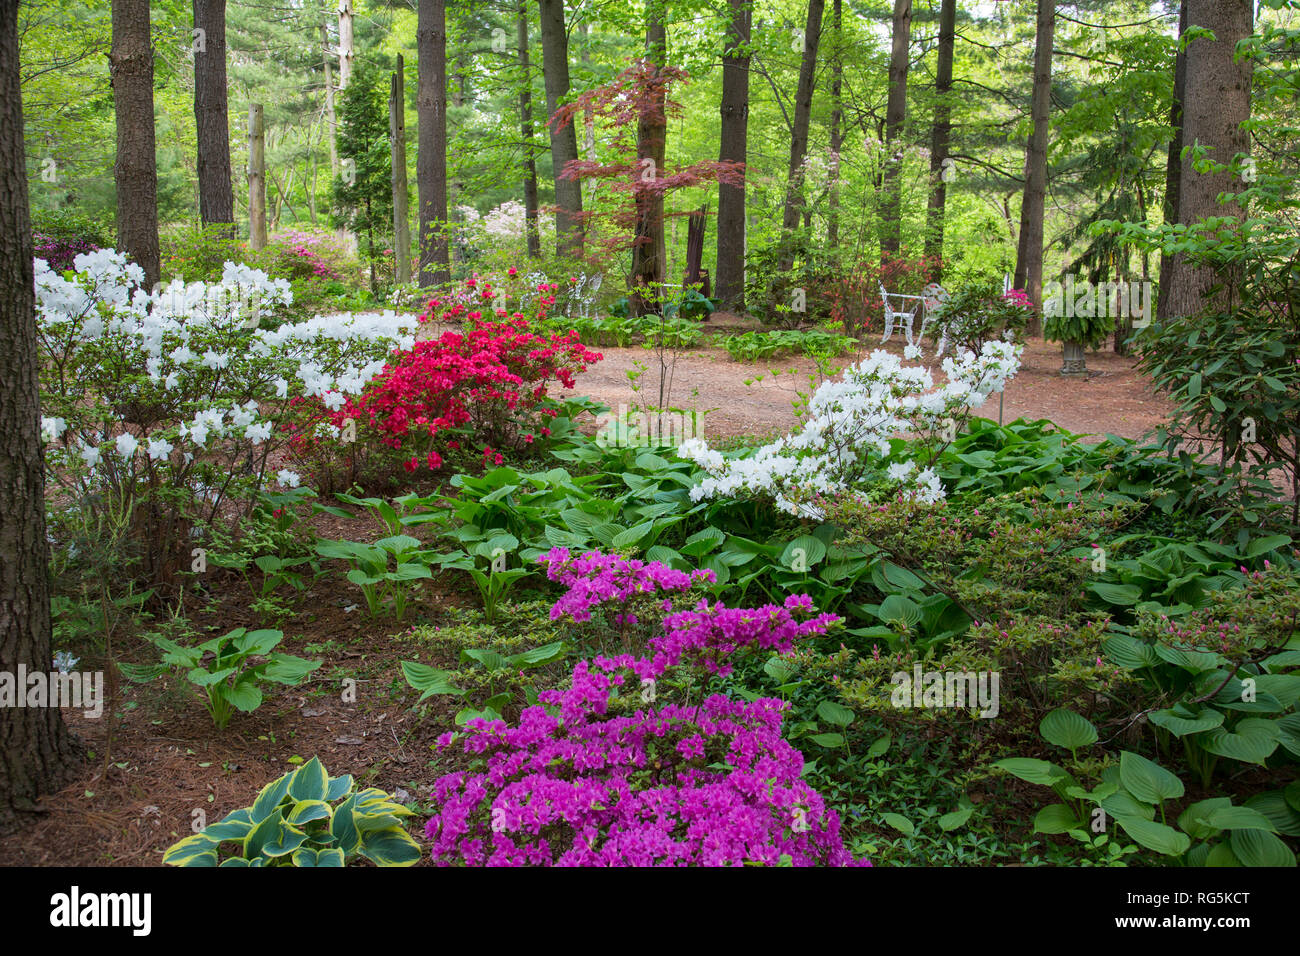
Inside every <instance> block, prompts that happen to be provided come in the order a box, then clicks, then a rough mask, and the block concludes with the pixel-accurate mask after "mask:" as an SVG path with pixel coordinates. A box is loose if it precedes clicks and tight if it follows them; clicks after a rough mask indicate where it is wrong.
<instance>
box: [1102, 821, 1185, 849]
mask: <svg viewBox="0 0 1300 956" xmlns="http://www.w3.org/2000/svg"><path fill="white" fill-rule="evenodd" d="M1118 819H1119V825H1120V826H1121V827H1123V829H1124V832H1125V833H1127V834H1128V835H1129V836H1131V837H1132V838H1133V839H1134V840H1136V841H1137V842H1138V843H1140V844H1141V845H1142V846H1144V847H1146V848H1147V849H1148V850H1155V851H1156V852H1157V853H1160V854H1163V855H1164V856H1182V855H1183V854H1184V853H1186V852H1187V849H1188V847H1190V846H1191V845H1192V841H1191V839H1190V838H1189V837H1188V836H1187V834H1185V833H1179V832H1178V831H1177V830H1175V829H1174V828H1173V827H1171V826H1166V825H1165V824H1163V823H1156V822H1155V821H1154V820H1142V819H1138V818H1135V817H1125V818H1118Z"/></svg>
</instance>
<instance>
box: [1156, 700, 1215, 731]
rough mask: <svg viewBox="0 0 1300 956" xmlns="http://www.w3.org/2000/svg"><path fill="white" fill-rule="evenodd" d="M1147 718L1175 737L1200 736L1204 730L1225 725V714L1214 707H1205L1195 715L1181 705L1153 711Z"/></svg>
mask: <svg viewBox="0 0 1300 956" xmlns="http://www.w3.org/2000/svg"><path fill="white" fill-rule="evenodd" d="M1147 716H1148V717H1149V718H1150V720H1151V723H1153V724H1155V725H1156V726H1157V727H1163V728H1165V730H1167V731H1169V732H1170V733H1171V734H1173V735H1174V736H1175V737H1186V736H1187V735H1188V734H1199V733H1200V732H1201V731H1203V730H1213V729H1214V728H1215V727H1219V726H1222V724H1223V714H1222V713H1221V712H1220V711H1217V710H1215V709H1214V708H1212V707H1203V708H1202V709H1201V710H1199V711H1197V712H1195V713H1193V712H1192V711H1190V710H1188V709H1187V708H1186V707H1184V706H1183V705H1182V704H1179V705H1178V706H1176V707H1174V708H1172V709H1168V710H1156V711H1152V712H1151V713H1150V714H1148V715H1147Z"/></svg>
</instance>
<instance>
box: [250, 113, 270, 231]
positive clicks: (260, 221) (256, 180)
mask: <svg viewBox="0 0 1300 956" xmlns="http://www.w3.org/2000/svg"><path fill="white" fill-rule="evenodd" d="M248 245H249V246H250V247H251V248H253V249H265V248H266V135H265V128H264V127H263V125H262V104H261V103H251V104H249V107H248Z"/></svg>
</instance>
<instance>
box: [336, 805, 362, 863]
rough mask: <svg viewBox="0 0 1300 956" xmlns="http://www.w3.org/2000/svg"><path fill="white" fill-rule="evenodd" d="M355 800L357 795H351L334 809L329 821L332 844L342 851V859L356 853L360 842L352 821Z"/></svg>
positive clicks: (358, 833)
mask: <svg viewBox="0 0 1300 956" xmlns="http://www.w3.org/2000/svg"><path fill="white" fill-rule="evenodd" d="M356 800H357V795H356V794H355V793H354V794H351V795H350V796H348V798H347V799H345V800H344V801H343V802H342V803H340V804H339V805H338V806H337V807H335V808H334V816H333V818H331V820H330V835H331V836H332V837H334V842H335V844H336V845H337V846H338V848H339V849H340V850H342V851H343V855H344V857H347V856H350V855H351V854H353V853H355V852H356V849H357V845H358V844H359V843H360V842H361V834H360V832H359V831H358V830H357V826H356V822H355V821H354V820H353V819H352V808H353V806H354V805H355V803H356Z"/></svg>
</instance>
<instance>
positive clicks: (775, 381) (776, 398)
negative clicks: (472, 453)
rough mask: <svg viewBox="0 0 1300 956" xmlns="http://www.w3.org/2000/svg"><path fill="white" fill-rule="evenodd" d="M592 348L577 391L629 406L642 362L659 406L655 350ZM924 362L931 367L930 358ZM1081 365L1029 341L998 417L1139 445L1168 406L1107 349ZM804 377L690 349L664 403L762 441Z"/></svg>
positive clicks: (778, 423) (804, 386)
mask: <svg viewBox="0 0 1300 956" xmlns="http://www.w3.org/2000/svg"><path fill="white" fill-rule="evenodd" d="M903 344H904V343H903V342H902V341H901V340H899V339H895V340H891V341H890V342H889V343H888V344H887V345H885V346H883V348H885V349H886V350H888V351H891V352H894V353H895V354H902V348H903ZM927 344H928V343H927ZM879 347H881V346H879V345H877V344H875V343H869V344H868V345H867V347H866V348H864V349H863V350H862V351H860V352H859V353H858V354H857V356H846V357H843V358H841V359H840V363H841V364H848V363H850V362H852V361H857V360H858V359H860V358H862V357H865V356H866V355H867V354H868V353H869V352H870V351H871V349H872V348H879ZM598 351H600V352H601V354H602V355H604V357H605V358H604V361H602V362H599V363H597V364H596V365H593V366H592V367H591V368H589V369H588V370H587V371H586V372H585V373H584V374H582V375H580V376H579V377H578V387H577V389H576V391H577V392H578V393H581V394H586V395H589V396H590V397H592V398H594V399H597V400H599V401H602V402H604V403H606V404H607V405H609V406H610V407H611V408H614V409H617V408H618V406H619V404H620V403H622V404H626V405H628V406H632V405H634V404H637V403H638V398H637V394H636V393H635V392H634V391H633V388H632V386H631V385H630V384H629V381H628V373H629V372H635V371H636V368H637V363H638V362H641V363H644V364H645V365H646V366H647V371H646V372H645V373H644V374H643V375H642V376H641V377H640V379H639V384H640V386H641V396H642V397H641V399H640V401H641V402H646V401H649V402H650V403H652V404H655V403H657V397H658V389H659V368H658V360H657V358H656V356H655V353H654V352H652V351H650V350H648V349H644V348H640V347H637V348H599V349H598ZM670 358H671V357H670ZM925 358H926V359H928V360H930V362H933V353H932V351H928V352H927V354H926V356H925ZM1087 360H1088V369H1089V371H1090V372H1091V373H1092V375H1091V376H1090V377H1089V378H1088V379H1087V380H1086V381H1080V380H1076V379H1066V378H1062V377H1061V375H1060V374H1059V371H1060V368H1061V346H1060V344H1059V343H1055V342H1044V341H1042V340H1034V341H1031V342H1030V343H1029V344H1028V346H1027V347H1026V349H1025V354H1024V356H1023V358H1022V364H1021V369H1020V372H1019V374H1017V375H1016V377H1015V378H1014V379H1013V380H1012V382H1011V384H1010V385H1009V386H1008V387H1007V391H1006V395H1005V402H1004V407H1003V420H1004V421H1013V420H1015V419H1016V418H1020V417H1025V418H1030V419H1036V418H1049V419H1051V420H1052V421H1053V422H1055V423H1056V424H1057V425H1059V426H1061V427H1062V428H1065V429H1068V430H1069V431H1072V432H1085V433H1088V434H1095V435H1097V436H1098V437H1100V436H1101V435H1102V434H1104V433H1106V432H1111V433H1113V434H1116V435H1122V436H1124V437H1126V438H1140V437H1141V436H1142V435H1143V434H1144V433H1145V432H1147V431H1148V430H1150V429H1151V428H1153V427H1154V426H1155V425H1157V424H1159V423H1160V422H1162V421H1163V420H1164V418H1165V416H1166V415H1168V413H1169V411H1170V410H1171V409H1172V407H1173V406H1172V405H1171V404H1170V403H1169V402H1168V401H1166V400H1165V399H1164V398H1162V397H1160V396H1157V395H1155V394H1154V392H1153V391H1152V390H1151V389H1150V386H1149V384H1148V382H1147V380H1146V379H1145V378H1144V377H1142V376H1140V375H1138V374H1137V373H1136V372H1135V371H1134V370H1133V360H1132V359H1130V358H1125V357H1122V356H1119V355H1116V354H1115V353H1113V352H1109V351H1105V352H1090V353H1088V359H1087ZM926 364H929V362H927V363H926ZM933 368H934V371H935V372H936V378H939V379H941V378H942V373H941V372H940V371H939V369H938V363H937V362H933ZM776 373H779V374H776ZM810 374H812V375H814V376H815V375H816V365H815V364H814V363H813V361H812V360H811V359H807V358H804V357H802V356H794V357H788V358H783V359H777V360H773V361H767V362H762V363H758V364H751V363H748V362H734V361H732V360H731V357H730V356H728V355H727V353H726V352H725V351H724V350H723V349H721V348H716V347H710V348H698V349H692V350H689V351H687V352H684V353H682V355H681V356H680V357H679V358H678V360H677V364H676V366H675V368H674V369H673V370H672V378H671V381H672V387H671V392H670V394H669V396H668V401H667V402H666V403H665V404H666V405H668V406H669V407H678V408H687V409H689V408H696V409H700V410H709V411H708V415H707V417H706V418H705V425H704V432H705V435H706V436H715V437H724V436H734V435H758V436H763V435H768V434H772V433H775V432H785V431H788V430H789V429H790V428H791V426H793V425H794V424H795V416H794V410H793V409H792V407H791V404H790V403H791V401H792V400H793V399H795V398H796V397H797V396H796V390H803V391H805V392H806V391H808V389H809V381H808V376H809V375H810ZM977 412H978V414H980V415H982V416H984V417H985V418H993V419H997V417H998V400H997V398H996V397H994V398H993V399H991V400H990V401H989V402H988V403H986V404H985V405H984V406H982V407H981V408H980V409H978V410H977Z"/></svg>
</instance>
